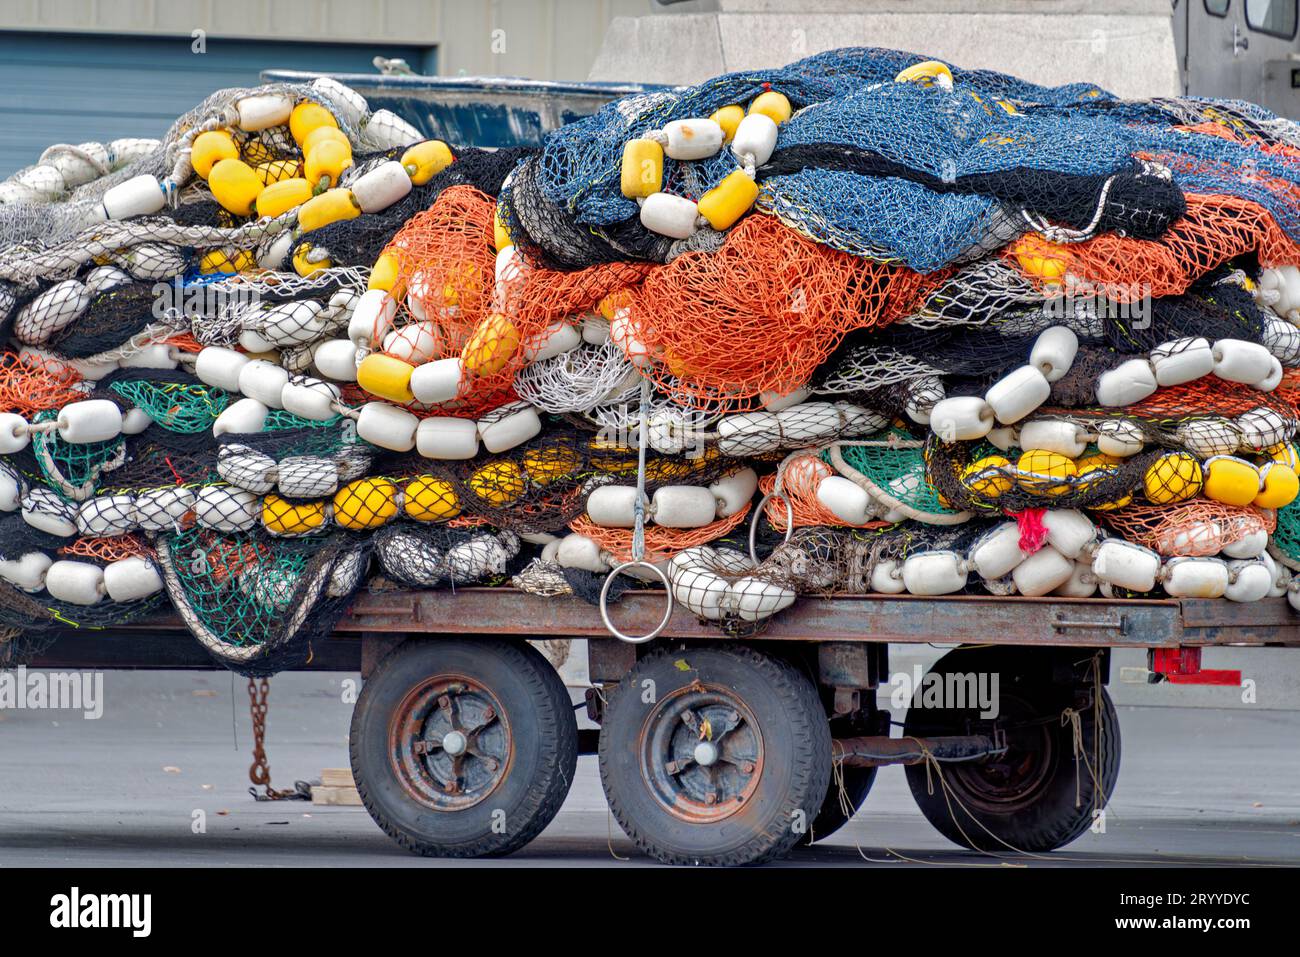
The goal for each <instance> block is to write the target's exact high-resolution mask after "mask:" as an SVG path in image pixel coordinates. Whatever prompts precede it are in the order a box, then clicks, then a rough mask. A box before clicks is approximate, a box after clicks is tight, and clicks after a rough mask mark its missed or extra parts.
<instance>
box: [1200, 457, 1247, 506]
mask: <svg viewBox="0 0 1300 957" xmlns="http://www.w3.org/2000/svg"><path fill="white" fill-rule="evenodd" d="M1202 491H1204V492H1205V497H1206V498H1210V499H1213V500H1214V501H1216V502H1222V503H1223V504H1224V505H1249V504H1250V503H1251V502H1253V501H1255V499H1256V497H1257V496H1258V495H1259V493H1260V491H1261V482H1260V477H1259V470H1258V469H1256V468H1255V466H1253V465H1251V464H1250V463H1249V462H1247V461H1246V460H1245V459H1239V458H1237V457H1236V456H1235V455H1214V456H1211V457H1210V458H1208V459H1206V460H1205V485H1204V487H1203V489H1202Z"/></svg>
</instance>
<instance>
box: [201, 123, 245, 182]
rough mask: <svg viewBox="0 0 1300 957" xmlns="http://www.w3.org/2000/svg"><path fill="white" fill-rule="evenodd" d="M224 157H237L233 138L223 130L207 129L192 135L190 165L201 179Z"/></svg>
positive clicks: (236, 147)
mask: <svg viewBox="0 0 1300 957" xmlns="http://www.w3.org/2000/svg"><path fill="white" fill-rule="evenodd" d="M225 159H239V147H238V146H236V145H235V138H234V137H233V136H231V135H230V134H229V133H227V132H226V131H225V130H208V131H207V132H206V133H200V134H199V135H198V136H196V137H194V142H193V143H192V144H190V165H191V166H193V167H194V172H196V173H197V174H198V175H199V176H200V177H202V178H203V179H207V178H208V174H210V173H211V172H212V167H214V166H216V165H217V164H218V163H220V162H221V161H222V160H225Z"/></svg>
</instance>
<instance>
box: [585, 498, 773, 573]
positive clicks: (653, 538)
mask: <svg viewBox="0 0 1300 957" xmlns="http://www.w3.org/2000/svg"><path fill="white" fill-rule="evenodd" d="M751 507H752V506H750V505H746V506H745V507H744V508H743V509H741V510H740V511H739V512H737V513H736V514H735V515H729V516H727V517H726V518H720V519H718V520H717V521H716V522H710V523H709V524H708V525H701V526H700V527H699V528H664V527H663V526H662V525H647V526H646V527H645V560H646V561H648V562H662V561H667V560H668V559H670V558H672V557H673V556H674V555H676V554H677V553H678V552H682V551H685V550H686V549H688V548H694V547H696V546H697V545H707V544H708V543H709V542H711V541H713V540H714V539H715V538H721V537H722V536H724V535H726V534H727V533H728V532H730V531H731V530H732V529H733V528H735V527H736V526H737V525H739V524H740V523H741V522H743V521H744V520H745V518H746V516H748V515H749V510H750V508H751ZM569 528H571V529H573V531H575V532H577V533H578V534H579V535H586V536H587V537H588V538H590V539H591V540H592V541H594V542H596V543H597V544H598V545H599V546H600V547H601V549H602V550H603V551H606V552H609V554H611V555H613V556H614V559H615V560H616V561H620V562H627V561H631V560H632V529H630V528H605V527H604V526H601V525H597V524H596V523H595V522H593V521H592V520H591V519H589V518H587V516H586V515H582V516H579V517H578V518H575V519H574V520H573V521H571V522H570V523H569Z"/></svg>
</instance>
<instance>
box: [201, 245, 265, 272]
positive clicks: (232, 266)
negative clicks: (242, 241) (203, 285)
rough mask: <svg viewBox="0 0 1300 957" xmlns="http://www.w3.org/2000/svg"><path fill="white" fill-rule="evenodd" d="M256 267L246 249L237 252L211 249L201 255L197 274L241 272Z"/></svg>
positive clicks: (251, 255)
mask: <svg viewBox="0 0 1300 957" xmlns="http://www.w3.org/2000/svg"><path fill="white" fill-rule="evenodd" d="M256 265H257V260H256V259H254V258H253V254H252V252H250V251H249V250H247V249H243V250H240V251H238V252H235V251H232V250H226V249H213V250H209V251H208V252H206V253H204V254H203V258H201V259H200V260H199V272H201V273H216V272H243V271H244V270H246V269H252V268H253V267H254V266H256Z"/></svg>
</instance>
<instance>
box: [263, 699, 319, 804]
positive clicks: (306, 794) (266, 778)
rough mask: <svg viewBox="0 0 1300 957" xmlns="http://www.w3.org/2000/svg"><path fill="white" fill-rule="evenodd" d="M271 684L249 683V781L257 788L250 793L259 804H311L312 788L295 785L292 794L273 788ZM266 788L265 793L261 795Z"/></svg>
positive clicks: (288, 791)
mask: <svg viewBox="0 0 1300 957" xmlns="http://www.w3.org/2000/svg"><path fill="white" fill-rule="evenodd" d="M270 693H271V682H270V681H269V680H268V679H266V678H263V679H262V680H261V681H260V682H258V681H257V680H255V679H253V678H249V679H248V713H249V716H250V717H251V718H252V720H253V763H252V765H251V766H250V767H249V769H248V780H250V781H252V782H253V787H251V788H249V789H248V793H249V794H251V795H253V797H254V798H255V799H256V800H258V801H310V800H311V785H309V784H307V783H306V782H305V781H295V782H294V787H293V788H292V789H291V790H285V791H279V790H276V789H275V788H273V787H271V765H270V764H269V763H268V762H267V760H266V712H267V707H268V706H267V698H268V696H269V695H270ZM258 788H262V789H263V790H262V792H261V793H259V792H258V790H257V789H258Z"/></svg>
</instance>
